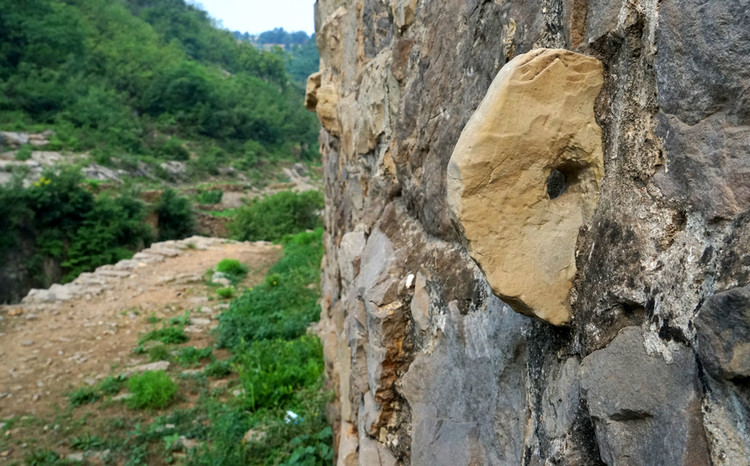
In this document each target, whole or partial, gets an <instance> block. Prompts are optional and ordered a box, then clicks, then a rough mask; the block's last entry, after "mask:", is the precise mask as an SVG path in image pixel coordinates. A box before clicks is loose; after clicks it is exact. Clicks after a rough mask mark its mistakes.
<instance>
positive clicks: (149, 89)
mask: <svg viewBox="0 0 750 466" xmlns="http://www.w3.org/2000/svg"><path fill="white" fill-rule="evenodd" d="M0 31H2V34H0V129H6V130H9V129H10V130H24V129H35V128H36V129H42V128H44V129H47V128H52V129H54V130H55V137H54V140H53V141H52V142H51V144H50V146H49V147H48V148H51V149H71V150H76V151H84V150H87V151H91V153H92V155H94V156H95V157H96V158H97V160H100V161H101V162H102V163H105V164H110V163H131V164H132V163H133V161H135V160H145V161H148V160H150V159H153V158H159V159H174V160H185V159H186V158H188V156H189V154H190V153H191V152H192V153H197V154H198V156H199V158H202V160H203V162H205V163H206V164H211V163H213V162H215V159H227V158H235V159H240V160H244V161H245V162H246V165H252V164H254V163H256V162H257V161H258V160H262V159H264V158H274V159H278V158H286V157H291V154H292V153H293V152H294V153H296V154H300V153H301V156H302V157H307V158H311V157H315V156H316V152H317V150H316V149H315V148H316V146H317V142H316V141H317V133H318V123H317V120H316V118H315V117H314V115H312V114H309V113H308V112H306V111H305V110H304V108H303V107H302V105H301V101H302V98H303V96H302V90H301V88H300V86H299V84H298V83H299V78H300V76H301V74H303V71H301V70H302V68H304V69H305V70H306V69H307V68H308V67H309V66H308V65H305V66H302V65H300V66H296V65H295V64H294V63H295V61H294V60H291V61H290V60H289V58H288V56H286V55H285V54H284V53H283V52H281V51H278V50H276V51H273V50H272V51H262V50H258V49H257V48H255V47H253V46H252V45H251V44H248V43H243V42H239V41H237V40H236V39H235V38H234V37H233V35H232V34H231V33H230V32H227V31H223V30H220V29H218V28H216V27H215V26H214V25H213V23H212V21H211V19H210V18H209V17H208V15H207V13H205V12H204V11H202V10H200V9H199V8H197V7H195V6H192V5H187V4H186V3H185V2H184V0H65V1H63V0H24V1H23V2H19V1H17V0H0ZM292 55H294V52H292ZM308 62H309V60H308ZM287 66H288V67H289V71H287V69H286V67H287ZM304 72H306V71H304ZM293 82H296V83H297V84H292V83H293ZM294 147H296V148H297V149H294ZM300 149H301V152H300ZM113 160H114V161H113ZM129 161H130V162H129ZM194 164H196V165H201V164H200V163H194Z"/></svg>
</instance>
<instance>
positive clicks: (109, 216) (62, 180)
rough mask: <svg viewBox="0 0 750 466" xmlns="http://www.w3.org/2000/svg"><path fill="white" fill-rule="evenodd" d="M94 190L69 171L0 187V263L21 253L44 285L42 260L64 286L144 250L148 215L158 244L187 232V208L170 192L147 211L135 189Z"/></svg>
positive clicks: (190, 224) (190, 225)
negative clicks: (152, 215) (155, 218)
mask: <svg viewBox="0 0 750 466" xmlns="http://www.w3.org/2000/svg"><path fill="white" fill-rule="evenodd" d="M94 188H95V186H92V185H90V184H87V183H86V182H85V181H84V179H83V177H82V175H81V174H80V172H79V171H78V170H76V169H74V168H69V169H60V170H57V171H52V170H51V171H49V172H47V173H46V174H45V175H44V176H42V178H40V179H39V180H38V181H36V182H35V183H33V184H32V185H31V186H29V187H27V188H24V187H23V186H22V185H21V184H20V180H18V181H17V182H16V183H13V184H11V185H9V186H0V218H2V219H3V228H2V231H0V259H2V260H7V258H8V257H9V254H11V253H16V254H17V252H18V250H22V251H24V252H26V257H25V258H24V261H25V262H26V267H27V268H28V269H30V270H31V271H32V277H33V281H34V283H35V284H36V285H37V286H48V285H49V283H48V280H49V279H50V277H49V276H45V275H44V274H43V264H44V263H45V261H49V260H53V261H55V262H56V263H59V264H60V267H61V277H62V279H63V281H70V280H72V279H74V278H75V277H77V276H78V275H79V274H80V273H81V272H87V271H90V270H93V269H95V268H96V267H98V266H100V265H104V264H111V263H114V262H117V261H118V260H122V259H127V258H130V257H131V256H132V255H133V253H134V251H136V250H138V249H142V248H143V247H145V246H148V245H149V244H150V243H151V242H152V241H153V240H154V239H155V238H156V237H157V235H156V234H155V231H154V230H153V229H152V228H151V227H150V226H149V225H148V224H147V223H145V217H146V215H147V214H148V213H149V211H150V210H155V211H157V212H158V214H159V217H160V230H159V234H158V238H159V239H160V240H164V239H175V238H182V237H185V236H187V235H188V234H191V233H192V231H193V229H192V228H193V225H194V221H193V214H192V210H191V207H190V205H189V204H188V203H187V200H186V199H184V198H182V197H179V196H177V195H176V194H175V193H174V192H172V191H166V192H165V193H164V194H162V196H161V198H160V200H159V202H158V203H157V204H156V205H153V206H150V207H149V206H147V204H146V203H144V202H143V201H141V200H140V199H139V195H138V192H137V191H135V190H129V189H127V188H125V189H122V190H120V191H119V192H116V193H104V194H101V195H96V194H95V193H94V191H95V189H94Z"/></svg>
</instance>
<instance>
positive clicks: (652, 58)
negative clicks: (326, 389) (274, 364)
mask: <svg viewBox="0 0 750 466" xmlns="http://www.w3.org/2000/svg"><path fill="white" fill-rule="evenodd" d="M316 29H317V40H318V46H319V48H320V53H321V72H320V73H319V74H316V75H313V76H312V77H311V79H310V81H309V83H308V96H307V99H306V100H307V105H308V107H309V108H311V109H312V110H314V111H316V112H317V114H318V116H319V118H320V120H321V123H322V125H323V129H322V132H321V148H322V154H323V164H324V168H325V175H324V178H325V195H326V210H325V222H326V227H327V232H326V236H325V247H326V256H325V259H324V263H323V305H322V308H323V311H322V324H321V328H322V337H323V339H324V344H325V355H326V365H327V368H326V370H327V374H328V380H329V383H330V384H331V388H332V389H334V390H335V392H336V399H335V402H334V403H333V404H332V405H331V407H330V413H329V415H330V417H331V419H332V420H334V423H335V429H336V433H337V435H336V451H337V458H338V464H341V465H351V464H362V465H367V466H370V465H378V464H381V465H393V464H414V465H443V464H445V465H469V464H472V465H484V464H488V465H501V464H529V465H531V464H534V465H538V464H570V465H579V464H601V463H606V464H665V465H668V464H696V465H701V464H712V463H713V464H716V465H721V464H726V465H734V464H744V463H745V462H746V460H747V458H748V457H750V434H749V433H748V432H749V431H748V428H747V424H748V422H750V416H749V414H750V294H749V293H750V291H749V290H750V288H748V286H749V284H750V100H749V99H750V93H748V87H749V86H750V1H748V0H725V1H721V2H706V1H698V0H660V1H658V0H637V1H633V0H619V1H615V0H541V1H539V2H527V1H521V0H495V1H489V0H485V1H479V0H441V1H428V0H390V1H386V0H318V1H317V4H316ZM541 48H544V49H552V50H551V51H550V50H547V51H538V50H536V49H541ZM561 49H563V50H561ZM565 50H568V51H573V52H576V53H577V54H570V56H575V57H580V55H584V56H586V57H591V59H596V60H598V62H596V60H592V61H591V63H601V65H595V66H594V65H592V67H591V66H590V67H589V68H590V69H592V70H593V69H596V68H597V66H598V67H599V69H600V71H598V72H599V73H600V74H599V76H600V77H601V78H600V80H599V81H598V82H597V81H596V79H595V77H591V76H593V75H590V77H589V78H586V79H579V80H578V81H576V79H575V78H573V77H571V75H570V74H568V72H569V71H570V69H569V67H568V66H562V67H561V66H560V64H561V63H562V64H565V63H571V62H566V58H565V57H567V56H568V54H567V52H565ZM531 51H535V52H532V54H531V55H529V54H528V53H529V52H531ZM539 53H542V54H546V55H545V56H546V57H551V58H550V61H548V62H547V63H546V64H542V65H534V66H536V68H533V69H521V68H519V67H522V66H524V65H523V64H524V63H529V62H530V57H532V58H533V57H534V56H536V55H535V54H539ZM550 54H551V55H550ZM514 58H515V59H516V60H514ZM578 59H579V58H576V60H578ZM580 60H582V61H584V62H585V61H586V60H588V59H586V58H585V57H584V58H580ZM587 63H588V62H587ZM553 65H554V66H553ZM503 69H504V70H505V71H504V72H503V73H501V72H500V71H501V70H503ZM553 69H557V70H558V71H555V72H556V73H557V72H559V73H561V74H559V75H556V76H557V78H556V79H553V80H551V81H548V82H547V84H545V85H540V84H539V83H543V82H545V81H540V79H542V78H543V77H544V76H545V73H547V72H551V71H550V70H553ZM514 73H516V74H514ZM518 73H520V75H523V76H526V78H524V79H527V80H528V81H529V83H530V84H528V86H527V87H524V86H522V85H519V86H520V87H519V89H521V88H523V89H525V90H523V91H518V92H517V91H513V92H511V93H510V94H508V95H506V96H505V97H503V98H499V97H498V94H497V93H495V92H494V91H493V89H499V88H503V86H504V84H503V83H502V82H501V80H502V79H505V78H504V76H505V77H506V78H507V76H511V75H512V76H516V75H518ZM524 73H525V74H524ZM537 75H538V76H539V78H537ZM592 79H593V81H592ZM560 80H565V81H566V82H567V84H566V85H565V86H563V85H561V86H560V87H559V88H558V87H554V89H553V88H551V87H550V86H552V85H555V86H557V84H555V83H559V82H560ZM493 81H494V83H493ZM577 82H579V83H580V85H577V84H576V83H577ZM592 83H593V84H592ZM535 85H537V87H536V88H534V86H535ZM594 85H596V92H593V94H592V95H591V99H588V98H586V99H579V100H575V99H573V100H570V99H568V98H567V97H565V99H567V102H568V103H569V102H577V104H576V105H573V106H572V107H571V106H566V105H567V103H566V104H565V105H558V103H559V101H560V100H561V99H562V97H561V96H571V95H576V94H578V93H586V92H588V91H586V92H583V91H582V89H583V88H584V87H586V88H588V89H594V88H593V87H591V86H594ZM599 87H600V89H601V90H600V91H599ZM505 88H508V87H507V86H505ZM488 91H489V92H488ZM515 95H518V96H522V97H518V98H519V99H521V98H522V99H527V100H524V102H527V103H525V104H523V105H516V106H515V107H514V105H515V104H513V102H515V101H514V98H515V97H513V96H515ZM493 99H495V100H493ZM503 99H505V100H503ZM571 99H572V97H571ZM491 101H492V102H495V101H497V102H500V104H498V105H496V106H493V105H491V104H490V102H491ZM516 103H517V102H516ZM478 109H485V111H477V110H478ZM585 113H589V114H592V115H593V118H594V121H593V122H591V121H589V120H586V122H585V124H584V123H581V125H583V126H580V125H579V127H576V128H578V129H575V132H572V130H570V131H569V130H568V129H566V128H568V127H566V126H565V125H569V124H572V122H574V121H577V120H576V118H574V116H575V115H578V114H581V115H583V114H585ZM522 119H525V120H523V121H521V120H522ZM470 120H472V123H470V124H467V123H469V122H470ZM583 121H584V120H580V122H583ZM524 122H525V123H524ZM555 125H557V126H555ZM586 125H593V126H586ZM553 127H554V128H553ZM584 127H585V128H588V129H586V131H587V133H586V134H587V135H588V136H586V137H585V138H582V139H581V138H579V136H576V135H579V134H581V133H580V131H579V129H580V128H584ZM477 128H479V130H477ZM550 128H553V129H555V128H557V129H555V131H547V130H548V129H550ZM585 128H584V129H585ZM581 131H582V130H581ZM592 134H595V136H596V137H593V139H592V136H591V135H592ZM565 135H568V136H565ZM511 136H512V138H513V139H512V141H511V142H509V139H507V137H511ZM493 138H494V139H493ZM566 138H567V139H566ZM579 139H580V140H581V141H589V142H586V143H584V142H580V143H571V142H570V141H578V140H579ZM483 141H484V142H483ZM487 141H489V142H487ZM595 142H596V143H599V142H600V144H601V147H600V149H599V152H597V149H596V147H595V144H594V143H595ZM482 144H484V146H486V148H485V149H481V150H480V149H477V146H479V145H482ZM508 148H511V149H512V148H515V149H512V150H509V149H508ZM550 148H551V149H550ZM467 154H469V155H467ZM476 154H480V155H479V156H478V155H476ZM503 154H504V155H503ZM597 154H598V155H597ZM452 157H453V161H452ZM478 157H479V158H478ZM481 157H485V158H486V161H485V159H482V158H481ZM509 157H511V158H512V157H516V158H518V157H520V159H513V160H515V161H514V162H513V163H509V162H508V161H509V160H511V158H509ZM544 157H546V158H547V159H548V160H547V159H543V158H544ZM597 157H598V158H597ZM480 159H481V160H482V161H483V163H484V162H486V164H485V165H481V164H478V163H475V162H477V161H478V160H480ZM461 160H463V161H464V162H466V161H468V162H469V163H468V165H467V164H466V163H464V164H463V165H462V163H463V162H461ZM540 160H541V162H540ZM545 160H546V161H545ZM516 162H518V163H516ZM542 162H543V163H542ZM454 164H455V165H454ZM472 164H473V165H472ZM449 165H451V166H453V168H452V169H451V170H458V171H453V172H451V173H453V174H455V173H460V174H462V176H453V175H451V176H450V177H449V176H448V173H449ZM470 165H471V166H472V167H473V168H472V170H474V175H472V176H470V177H465V176H463V174H465V173H471V172H466V171H462V170H465V169H466V167H467V166H470ZM597 167H599V168H597ZM602 168H603V170H602ZM584 170H587V171H584ZM553 172H557V173H558V174H557V175H555V174H554V173H553ZM483 173H485V174H484V175H483ZM473 176H479V177H480V178H482V180H481V183H479V185H478V186H479V187H477V186H474V185H472V184H471V183H469V182H468V181H466V180H476V178H473ZM485 178H486V179H485ZM457 180H458V181H457ZM515 191H518V196H515V195H514V192H515ZM476 193H480V194H481V196H480V198H479V200H477V199H473V198H471V197H470V196H471V195H473V194H476ZM498 193H499V194H498ZM449 194H450V195H449ZM524 196H528V197H524ZM456 199H461V202H459V203H456ZM467 199H473V200H471V202H469V201H468V200H467ZM524 199H528V201H523V202H521V201H522V200H524ZM457 206H458V207H457ZM540 212H541V213H540ZM563 213H564V215H563ZM571 216H572V217H571ZM571 218H573V220H570V219H571ZM569 220H570V221H569ZM554 222H560V227H559V228H556V227H555V223H554ZM478 223H481V224H482V226H481V228H477V224H478ZM558 231H559V232H564V233H561V234H559V235H557V234H556V232H558ZM513 232H516V233H518V236H517V235H516V233H513ZM538 232H542V233H543V234H537V233H538ZM492 235H495V236H492ZM488 238H490V239H492V238H500V240H498V241H495V240H490V241H487V239H488ZM517 238H525V239H524V241H521V240H518V241H516V239H517ZM488 258H489V259H488ZM509 258H511V259H509ZM519 258H520V259H519ZM490 259H491V260H490ZM530 264H531V265H533V266H531V265H530ZM555 270H559V273H557V274H555V273H554V271H555ZM498 296H502V298H503V299H502V300H501V299H500V298H499V297H498ZM549 303H552V304H551V305H550V304H549ZM548 305H549V306H551V307H550V309H552V310H553V311H554V312H548V310H547V307H545V306H548ZM514 309H515V310H514ZM516 311H518V312H516Z"/></svg>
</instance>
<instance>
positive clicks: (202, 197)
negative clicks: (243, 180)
mask: <svg viewBox="0 0 750 466" xmlns="http://www.w3.org/2000/svg"><path fill="white" fill-rule="evenodd" d="M223 197H224V191H222V190H221V189H211V190H207V191H199V192H198V196H197V199H198V203H199V204H218V203H220V202H221V199H222V198H223Z"/></svg>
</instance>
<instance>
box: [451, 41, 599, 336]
mask: <svg viewBox="0 0 750 466" xmlns="http://www.w3.org/2000/svg"><path fill="white" fill-rule="evenodd" d="M603 81H604V79H603V77H602V65H601V63H600V62H599V61H598V60H596V59H595V58H591V57H587V56H585V55H580V54H576V53H573V52H568V51H566V50H554V49H536V50H534V51H532V52H529V53H527V54H523V55H519V56H517V57H515V58H514V59H513V60H511V61H510V62H509V63H507V64H506V65H505V66H504V67H503V68H502V69H501V70H500V72H499V73H498V74H497V77H495V80H494V81H493V83H492V85H491V86H490V88H489V89H488V91H487V95H486V96H485V97H484V100H482V103H481V104H480V105H479V108H478V109H477V111H476V112H474V115H473V116H472V117H471V119H470V120H469V122H468V123H467V124H466V126H465V127H464V130H463V132H462V133H461V137H459V139H458V142H457V143H456V148H455V149H454V151H453V155H452V156H451V160H450V162H449V164H448V174H447V179H448V188H447V190H448V205H449V206H450V209H451V211H452V213H453V215H454V216H455V218H456V222H457V224H458V226H460V228H461V230H462V232H463V234H464V235H465V237H466V239H467V240H468V247H469V253H470V254H471V256H472V257H473V258H474V260H476V261H477V263H479V265H480V266H481V267H482V270H484V273H485V274H486V275H487V279H488V281H489V283H490V285H491V286H492V289H493V291H494V292H495V294H497V295H498V296H500V297H501V298H502V299H504V300H505V302H507V303H508V304H510V305H511V306H512V307H513V308H514V309H515V310H516V311H518V312H521V313H523V314H526V315H529V316H537V317H539V318H541V319H543V320H546V321H547V322H551V323H553V324H555V325H562V324H565V323H567V322H568V321H569V320H570V290H571V287H572V282H573V278H574V277H575V273H576V268H575V255H574V254H575V248H576V239H577V238H578V229H579V228H580V227H581V226H583V224H584V223H585V222H586V221H588V220H589V219H590V218H591V215H592V213H593V212H594V207H595V206H596V201H597V200H598V198H599V183H600V181H601V179H602V176H603V174H604V173H603V171H604V163H603V160H602V140H601V130H600V128H599V126H597V124H596V121H595V120H594V100H595V99H596V96H597V95H598V94H599V90H600V89H601V86H602V83H603Z"/></svg>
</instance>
